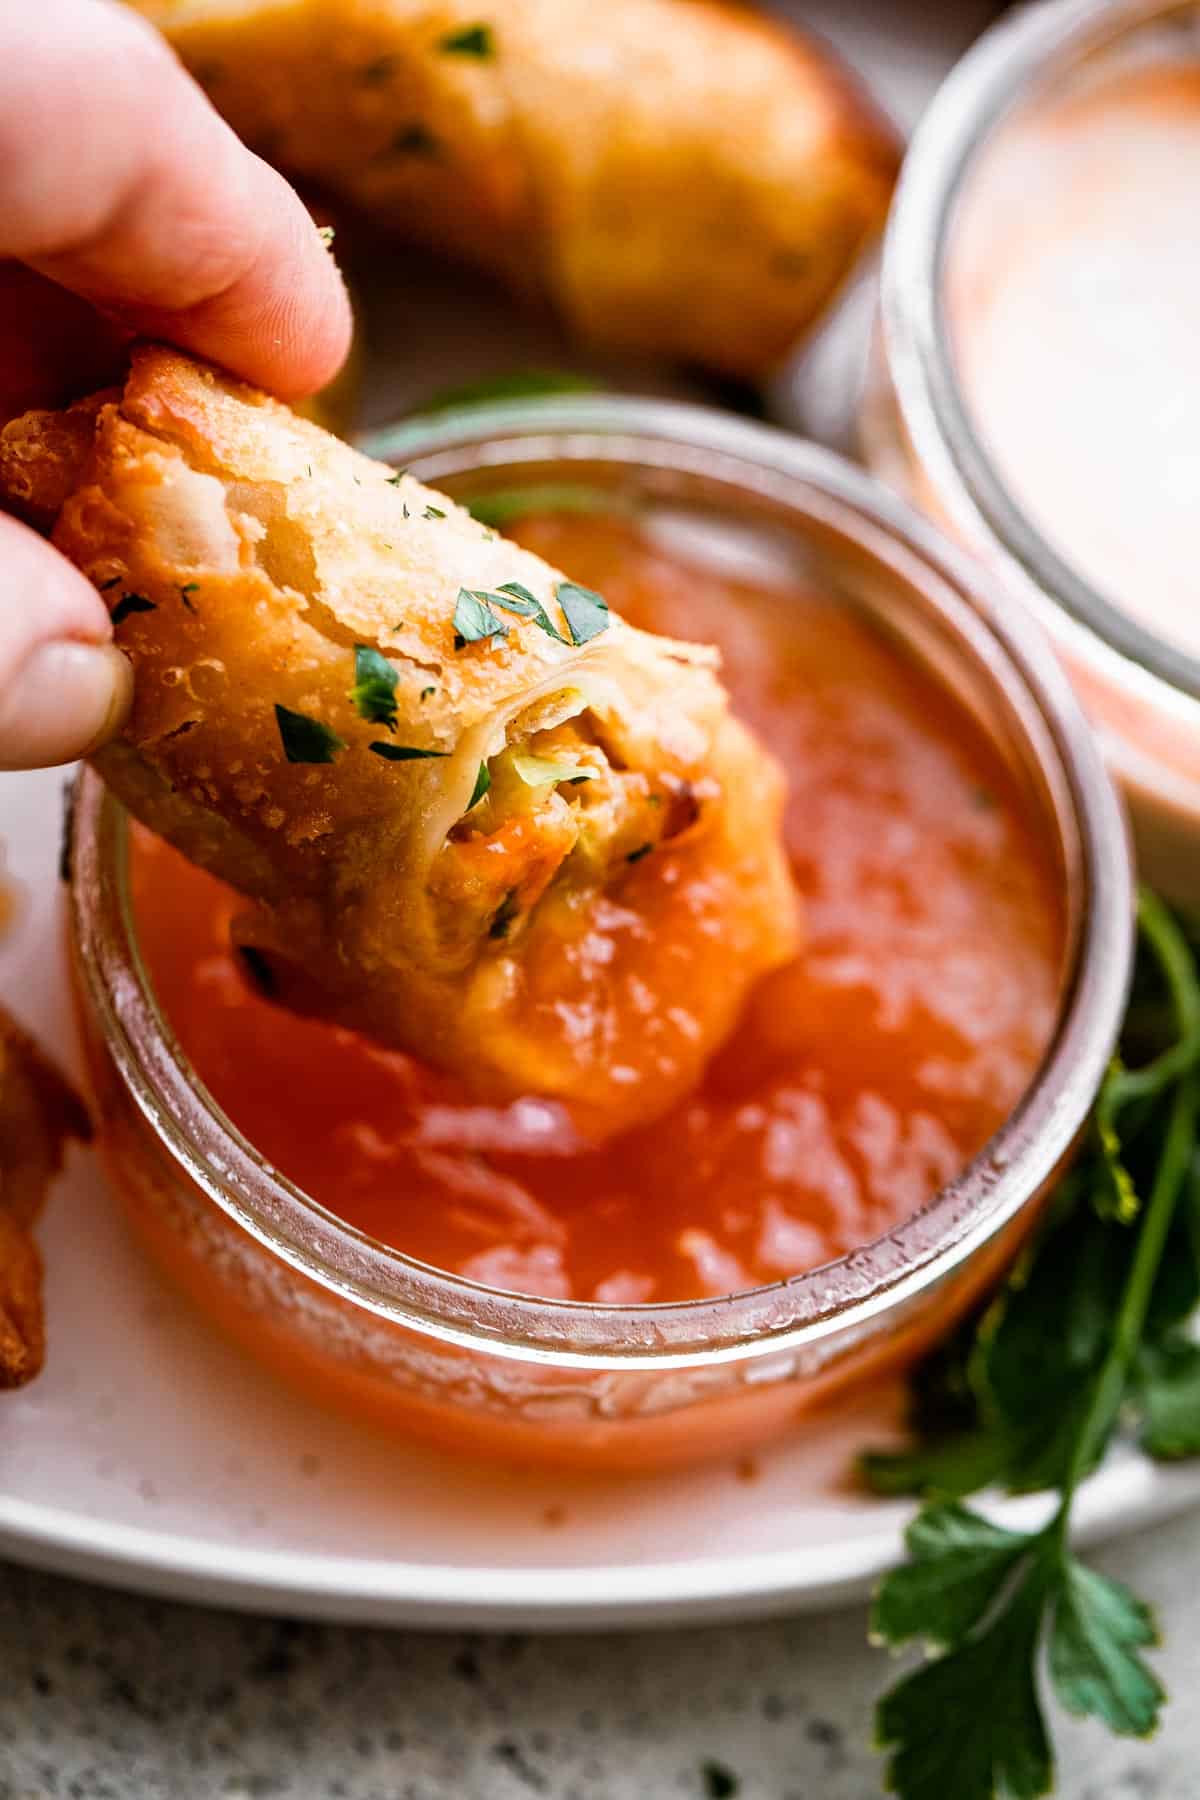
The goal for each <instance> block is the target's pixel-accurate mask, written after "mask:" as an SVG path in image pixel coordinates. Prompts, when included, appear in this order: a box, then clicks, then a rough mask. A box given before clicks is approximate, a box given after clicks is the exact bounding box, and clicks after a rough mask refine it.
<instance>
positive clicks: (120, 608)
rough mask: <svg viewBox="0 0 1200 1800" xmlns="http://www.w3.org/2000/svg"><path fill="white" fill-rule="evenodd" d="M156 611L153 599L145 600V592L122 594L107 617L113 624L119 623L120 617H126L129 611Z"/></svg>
mask: <svg viewBox="0 0 1200 1800" xmlns="http://www.w3.org/2000/svg"><path fill="white" fill-rule="evenodd" d="M157 611H158V606H157V604H156V603H155V602H154V601H153V600H147V598H146V596H145V594H122V595H121V598H120V599H119V600H118V601H117V604H116V605H115V606H114V607H113V609H112V612H111V613H110V615H109V617H110V618H111V619H112V622H113V624H114V625H119V624H120V623H121V620H122V619H127V618H128V617H129V615H130V613H147V612H157Z"/></svg>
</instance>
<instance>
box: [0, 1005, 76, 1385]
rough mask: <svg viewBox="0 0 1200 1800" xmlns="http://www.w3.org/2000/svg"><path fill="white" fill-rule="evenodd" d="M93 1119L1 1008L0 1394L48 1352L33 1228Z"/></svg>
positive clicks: (30, 1374) (30, 1373)
mask: <svg viewBox="0 0 1200 1800" xmlns="http://www.w3.org/2000/svg"><path fill="white" fill-rule="evenodd" d="M88 1135H89V1126H88V1120H87V1114H86V1113H85V1112H84V1109H83V1106H82V1104H81V1102H80V1101H79V1099H78V1097H77V1096H76V1094H75V1093H74V1091H73V1090H72V1089H71V1088H70V1087H69V1086H68V1085H67V1083H66V1081H64V1079H63V1077H62V1076H61V1075H60V1074H59V1072H58V1070H57V1069H56V1068H54V1067H53V1065H52V1064H51V1063H49V1062H48V1061H47V1060H46V1058H45V1057H44V1056H43V1055H42V1053H41V1051H40V1050H39V1049H38V1047H37V1045H36V1044H35V1043H34V1042H33V1040H32V1038H30V1037H29V1035H28V1034H27V1033H26V1032H25V1031H23V1030H22V1029H21V1027H20V1026H19V1025H18V1024H17V1023H16V1021H15V1020H14V1019H13V1018H12V1017H11V1015H10V1014H8V1013H7V1012H5V1011H4V1009H3V1008H0V1389H5V1388H16V1387H22V1386H24V1384H25V1383H26V1382H27V1381H31V1380H32V1379H33V1377H34V1376H35V1375H36V1374H37V1373H38V1371H39V1370H40V1369H41V1366H42V1361H43V1358H44V1356H45V1349H46V1330H45V1321H44V1318H43V1314H42V1264H41V1258H40V1256H39V1255H38V1249H37V1245H36V1244H35V1243H34V1241H33V1231H32V1227H33V1224H34V1221H35V1220H36V1218H37V1215H38V1213H39V1212H40V1211H41V1206H42V1201H43V1200H44V1199H45V1195H46V1189H47V1188H48V1187H49V1185H50V1182H51V1181H52V1180H53V1178H54V1176H55V1175H56V1174H57V1173H58V1171H59V1169H60V1167H61V1166H62V1159H63V1151H64V1149H65V1147H66V1143H67V1140H68V1139H69V1138H72V1137H76V1138H86V1137H87V1136H88Z"/></svg>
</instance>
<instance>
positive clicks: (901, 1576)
mask: <svg viewBox="0 0 1200 1800" xmlns="http://www.w3.org/2000/svg"><path fill="white" fill-rule="evenodd" d="M904 1542H905V1544H906V1546H907V1548H908V1552H909V1556H910V1558H911V1561H909V1562H908V1563H905V1564H903V1565H902V1566H901V1567H900V1568H898V1569H895V1570H893V1572H892V1573H891V1574H890V1575H889V1576H888V1577H887V1578H886V1579H885V1580H884V1581H883V1582H882V1583H881V1584H880V1587H879V1590H878V1592H877V1593H876V1595H875V1601H874V1605H873V1607H872V1610H871V1636H872V1637H873V1638H874V1639H875V1641H876V1642H878V1643H881V1644H889V1645H891V1646H893V1647H895V1646H897V1645H900V1644H906V1643H909V1642H910V1641H911V1640H912V1639H913V1638H925V1639H926V1640H927V1641H928V1642H929V1643H931V1644H935V1645H938V1646H939V1647H940V1648H942V1649H953V1648H954V1646H955V1645H957V1644H960V1643H961V1642H962V1641H963V1639H964V1638H965V1637H966V1636H967V1634H968V1633H969V1632H970V1630H971V1628H972V1627H973V1626H974V1625H976V1624H977V1623H978V1622H979V1620H980V1619H981V1618H983V1616H984V1614H985V1613H986V1612H987V1611H988V1609H989V1608H990V1606H991V1605H992V1602H993V1601H994V1600H996V1599H997V1597H998V1596H999V1593H1000V1590H1001V1588H1003V1587H1004V1585H1005V1584H1006V1582H1007V1581H1008V1579H1009V1577H1010V1575H1011V1574H1012V1573H1013V1570H1014V1568H1015V1566H1016V1564H1017V1563H1018V1561H1020V1559H1021V1558H1022V1557H1023V1556H1025V1555H1026V1554H1027V1552H1028V1549H1029V1539H1028V1538H1027V1537H1025V1536H1024V1535H1023V1534H1022V1533H1021V1532H1016V1531H1004V1530H1002V1529H1001V1527H1000V1526H999V1525H992V1524H990V1523H989V1521H988V1520H987V1519H983V1518H980V1516H979V1514H978V1513H973V1512H970V1511H969V1510H968V1508H967V1507H965V1506H960V1505H958V1504H957V1502H953V1501H952V1502H949V1503H947V1504H946V1505H942V1506H927V1507H926V1508H925V1510H924V1511H923V1512H921V1513H918V1515H917V1517H916V1518H915V1519H914V1520H913V1522H912V1524H911V1525H910V1526H909V1528H908V1530H907V1532H906V1533H905V1537H904Z"/></svg>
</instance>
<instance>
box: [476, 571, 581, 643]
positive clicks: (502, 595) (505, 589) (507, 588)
mask: <svg viewBox="0 0 1200 1800" xmlns="http://www.w3.org/2000/svg"><path fill="white" fill-rule="evenodd" d="M481 598H482V596H481ZM488 598H489V599H490V600H491V602H492V604H493V605H494V606H502V607H504V608H505V610H506V611H507V612H513V613H517V614H518V615H519V616H521V617H522V618H526V619H532V620H533V622H534V624H535V625H539V626H540V627H541V629H542V630H543V631H544V632H545V633H546V636H547V637H551V638H553V639H554V641H555V643H556V644H565V643H566V642H567V639H566V638H565V637H564V636H563V634H562V632H561V631H559V629H558V627H557V626H556V625H555V624H554V623H553V621H552V620H551V618H550V615H549V613H548V612H547V611H546V609H545V607H544V606H543V605H542V603H541V601H540V600H538V599H536V598H535V597H534V595H533V594H531V593H530V591H529V589H528V588H527V587H522V586H521V583H520V582H519V581H505V582H502V583H501V585H500V586H499V588H497V590H496V592H495V593H494V594H490V595H489V596H488Z"/></svg>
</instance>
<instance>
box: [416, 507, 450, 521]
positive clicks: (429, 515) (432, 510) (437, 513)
mask: <svg viewBox="0 0 1200 1800" xmlns="http://www.w3.org/2000/svg"><path fill="white" fill-rule="evenodd" d="M445 516H446V515H445V513H444V512H443V511H442V509H441V507H440V506H427V507H426V508H425V511H424V512H423V513H422V514H421V517H422V518H423V519H444V518H445Z"/></svg>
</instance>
